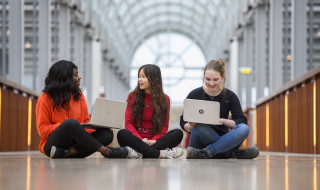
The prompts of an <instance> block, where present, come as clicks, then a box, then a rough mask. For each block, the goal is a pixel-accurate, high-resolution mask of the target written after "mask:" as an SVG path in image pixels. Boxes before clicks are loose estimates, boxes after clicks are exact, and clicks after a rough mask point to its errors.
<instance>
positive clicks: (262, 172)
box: [0, 152, 320, 190]
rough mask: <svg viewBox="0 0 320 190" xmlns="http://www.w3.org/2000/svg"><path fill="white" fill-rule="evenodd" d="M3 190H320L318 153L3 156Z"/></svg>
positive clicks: (0, 165) (0, 163)
mask: <svg viewBox="0 0 320 190" xmlns="http://www.w3.org/2000/svg"><path fill="white" fill-rule="evenodd" d="M0 189H1V190H11V189H12V190H20V189H26V190H29V189H30V190H31V189H37V190H47V189H55V190H56V189H67V190H69V189H77V190H82V189H92V190H93V189H94V190H98V189H108V190H111V189H116V190H131V189H137V190H149V189H150V190H157V189H159V190H160V189H161V190H163V189H172V190H180V189H181V190H188V189H190V190H191V189H192V190H202V189H210V190H212V189H223V190H225V189H246V190H250V189H267V190H269V189H270V190H274V189H281V190H282V189H283V190H289V189H302V190H305V189H312V190H315V189H320V155H316V156H314V155H305V154H300V155H298V154H280V153H267V152H262V153H261V154H260V156H259V157H258V158H257V159H255V160H236V159H229V160H187V159H185V157H182V158H180V159H176V160H160V159H139V160H133V159H104V158H102V157H100V155H99V154H94V155H92V156H90V157H89V158H86V159H56V160H52V159H48V158H46V157H45V156H43V155H41V154H40V153H38V152H13V153H0Z"/></svg>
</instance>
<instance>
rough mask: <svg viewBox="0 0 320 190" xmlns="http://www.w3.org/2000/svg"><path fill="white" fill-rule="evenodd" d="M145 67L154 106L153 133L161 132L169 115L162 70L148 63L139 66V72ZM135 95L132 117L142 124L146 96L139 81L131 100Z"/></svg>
mask: <svg viewBox="0 0 320 190" xmlns="http://www.w3.org/2000/svg"><path fill="white" fill-rule="evenodd" d="M141 69H143V71H144V74H145V75H146V77H147V79H148V81H149V83H150V89H151V90H150V96H151V102H152V106H153V115H152V133H153V134H158V133H160V132H161V130H162V128H163V125H164V121H165V119H166V117H169V113H167V112H168V108H167V101H166V97H165V94H164V93H163V88H162V77H161V70H160V68H159V67H158V66H157V65H153V64H146V65H143V66H141V67H140V68H139V71H138V77H139V73H140V71H141ZM133 94H134V95H135V99H134V102H133V105H132V108H131V114H132V118H133V119H134V121H135V122H137V123H138V125H139V126H140V125H141V120H142V114H143V109H144V106H145V105H144V98H145V92H144V90H141V89H140V87H139V83H138V84H137V86H136V88H135V90H134V91H133V92H132V93H131V95H130V96H129V101H130V99H131V97H132V95H133Z"/></svg>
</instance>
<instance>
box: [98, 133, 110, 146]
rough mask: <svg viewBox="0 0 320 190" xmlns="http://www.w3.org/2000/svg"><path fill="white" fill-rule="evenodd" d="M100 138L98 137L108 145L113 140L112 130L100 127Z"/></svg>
mask: <svg viewBox="0 0 320 190" xmlns="http://www.w3.org/2000/svg"><path fill="white" fill-rule="evenodd" d="M99 133H101V137H102V138H101V139H98V140H99V141H100V142H101V143H102V144H103V145H104V146H107V145H109V144H110V143H111V142H112V140H113V132H112V131H111V130H110V129H100V130H99Z"/></svg>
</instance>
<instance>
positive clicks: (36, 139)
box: [30, 99, 40, 150]
mask: <svg viewBox="0 0 320 190" xmlns="http://www.w3.org/2000/svg"><path fill="white" fill-rule="evenodd" d="M36 105H37V99H32V115H31V118H32V120H31V121H32V122H31V144H30V150H39V144H40V136H39V134H38V130H37V123H36V111H35V110H36Z"/></svg>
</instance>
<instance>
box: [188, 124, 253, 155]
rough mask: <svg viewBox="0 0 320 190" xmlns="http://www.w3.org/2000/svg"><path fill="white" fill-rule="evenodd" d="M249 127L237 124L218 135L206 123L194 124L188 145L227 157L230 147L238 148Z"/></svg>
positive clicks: (246, 135)
mask: <svg viewBox="0 0 320 190" xmlns="http://www.w3.org/2000/svg"><path fill="white" fill-rule="evenodd" d="M248 134H249V127H248V126H247V125H246V124H243V123H241V124H239V125H237V126H235V127H234V128H232V129H231V131H229V132H228V133H226V134H224V135H221V136H220V135H219V134H218V133H217V132H216V131H215V130H214V129H213V128H212V127H210V126H209V125H206V124H199V123H198V124H196V125H195V126H194V128H193V129H192V132H191V136H190V143H189V146H190V147H193V148H197V149H203V148H206V147H207V148H208V149H209V150H210V151H211V153H212V155H213V156H214V157H217V158H229V157H230V153H231V150H232V149H238V148H239V147H240V146H241V144H242V142H243V141H244V140H245V139H246V138H247V137H248Z"/></svg>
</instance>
